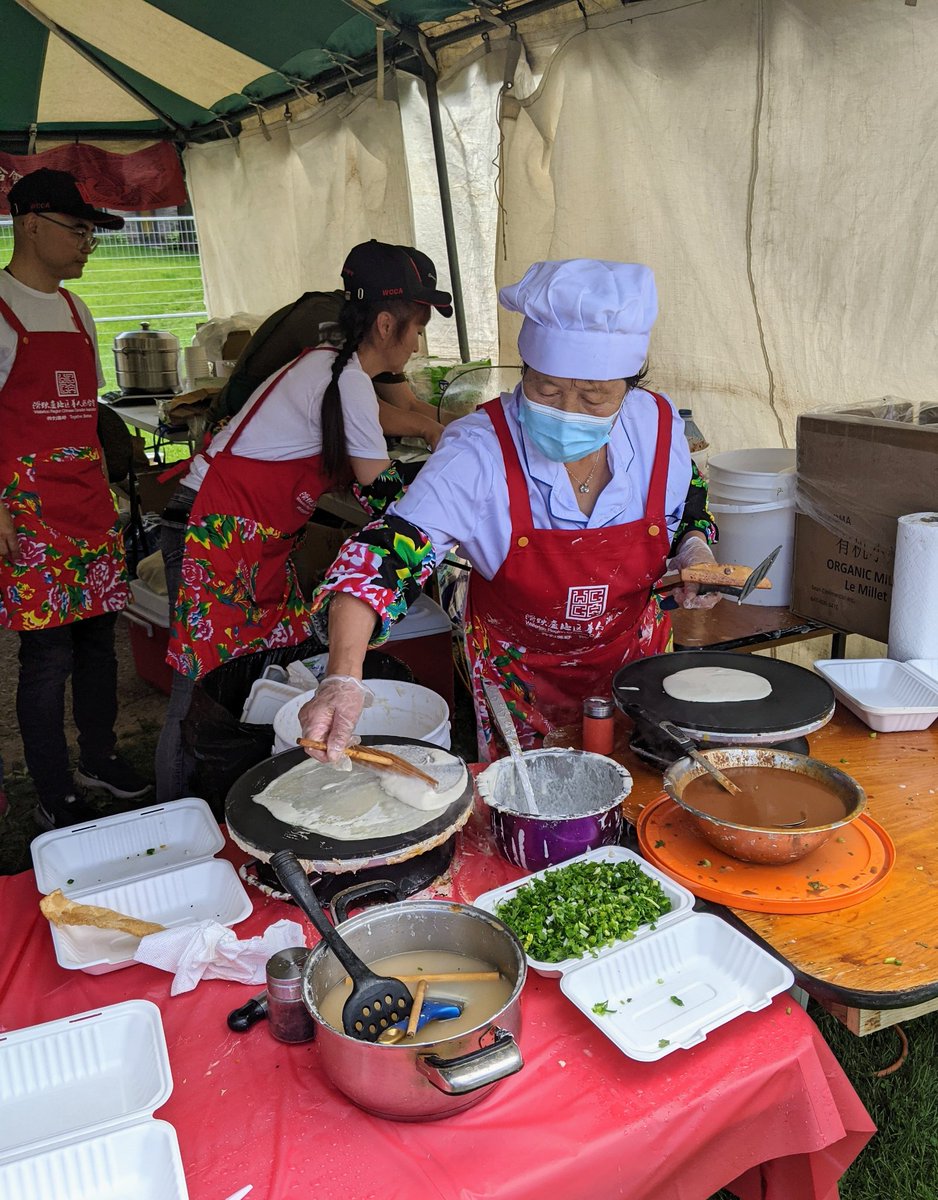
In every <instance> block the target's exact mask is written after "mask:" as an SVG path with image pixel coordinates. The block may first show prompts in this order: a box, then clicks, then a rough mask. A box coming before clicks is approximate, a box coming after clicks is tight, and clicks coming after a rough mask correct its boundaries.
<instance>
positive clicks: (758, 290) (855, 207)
mask: <svg viewBox="0 0 938 1200" xmlns="http://www.w3.org/2000/svg"><path fill="white" fill-rule="evenodd" d="M936 61H938V13H936V11H935V9H934V7H933V6H931V5H925V6H922V5H920V6H918V7H910V6H906V5H903V4H901V3H899V2H898V0H865V2H864V3H863V4H858V3H855V2H851V0H803V2H801V3H795V2H789V3H783V2H774V3H762V2H761V0H709V2H706V3H699V4H696V5H691V6H684V7H681V8H674V7H673V6H672V7H666V6H665V5H664V4H660V3H658V4H649V5H647V6H645V5H643V6H641V7H638V8H630V9H629V12H628V14H621V15H613V16H611V17H608V16H604V17H599V18H597V19H596V20H595V21H594V22H591V27H590V28H589V29H583V27H582V23H581V25H580V27H579V29H578V30H576V31H575V32H574V33H573V34H572V35H571V36H570V37H569V38H568V39H567V40H566V41H565V42H564V43H563V44H562V45H561V47H560V48H559V50H558V51H557V53H556V54H555V56H554V58H553V60H552V61H551V62H550V64H549V66H548V68H547V70H546V72H545V74H544V77H543V78H542V80H541V83H540V85H539V87H538V89H537V91H536V92H535V93H534V94H533V95H532V96H530V97H529V98H528V99H527V100H525V101H523V102H522V103H520V104H514V105H511V106H510V107H509V110H508V119H506V120H504V121H503V132H504V135H505V149H504V159H503V162H504V167H503V169H504V171H505V186H504V212H505V216H504V245H505V246H506V248H507V256H506V257H504V258H503V257H502V256H501V255H500V254H499V255H498V256H497V257H496V260H495V261H496V283H497V285H498V286H501V285H503V284H505V283H508V282H511V281H513V280H515V279H517V278H519V276H520V275H521V273H522V272H523V271H524V270H525V269H526V267H527V266H528V265H529V264H530V263H531V262H532V261H535V260H537V259H547V258H567V257H581V256H591V257H602V258H610V259H624V260H635V261H641V262H646V263H648V264H649V265H651V266H652V267H653V268H654V270H655V274H656V277H657V281H658V289H659V295H660V309H661V315H660V317H659V320H658V324H657V327H656V330H655V333H654V335H653V339H652V345H651V352H650V354H651V365H652V381H653V383H654V384H656V385H658V386H659V387H661V388H662V389H663V390H665V391H667V392H668V393H669V394H670V395H671V396H672V397H673V398H674V399H675V400H676V401H677V402H679V403H680V404H681V405H682V406H683V405H687V406H691V407H693V408H694V410H695V414H696V415H697V416H698V421H699V424H700V425H701V427H702V428H703V429H704V430H705V432H706V433H707V434H708V436H709V438H710V441H711V444H712V445H713V447H714V449H715V450H719V449H731V448H738V447H743V446H754V445H778V444H781V443H785V444H789V445H793V444H794V430H795V418H796V416H797V414H798V413H799V412H802V411H806V410H809V409H813V408H817V407H822V406H830V405H837V404H843V403H845V402H849V403H857V402H862V401H864V400H868V399H872V398H874V397H876V396H879V395H883V394H885V393H893V394H897V395H901V396H905V397H908V398H910V399H913V400H922V399H926V398H929V399H931V398H933V397H934V385H935V363H936V362H938V325H936V322H935V320H934V313H935V305H934V269H935V262H936V251H938V223H936V222H935V221H934V220H932V219H931V214H932V212H933V209H934V201H933V197H934V195H935V194H936V191H938V154H936V138H935V129H936V128H938V75H936V72H935V70H934V64H935V62H936ZM500 321H501V345H502V354H503V355H507V354H510V353H511V349H512V347H513V345H514V340H515V336H516V333H517V329H518V321H517V318H515V317H514V316H513V315H510V314H504V313H501V314H500Z"/></svg>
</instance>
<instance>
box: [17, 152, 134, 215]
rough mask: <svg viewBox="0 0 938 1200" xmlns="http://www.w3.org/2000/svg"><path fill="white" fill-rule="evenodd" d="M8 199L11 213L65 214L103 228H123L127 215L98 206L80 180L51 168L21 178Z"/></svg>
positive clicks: (44, 168)
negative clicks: (117, 213)
mask: <svg viewBox="0 0 938 1200" xmlns="http://www.w3.org/2000/svg"><path fill="white" fill-rule="evenodd" d="M7 199H8V201H9V204H10V213H11V214H12V215H13V216H14V217H22V216H24V215H25V214H26V213H33V212H34V213H54V212H55V213H62V215H63V216H66V217H78V218H79V219H80V220H82V221H91V222H92V223H93V224H94V225H97V226H98V227H99V228H101V229H123V227H124V218H123V217H115V216H113V215H112V214H111V213H109V212H104V211H103V210H102V209H100V208H95V207H94V206H93V205H91V204H89V203H88V201H87V200H86V199H85V198H84V196H83V195H82V194H81V191H80V189H79V187H78V181H77V180H76V179H75V176H74V175H70V174H69V173H68V171H52V170H50V169H49V168H48V167H40V168H39V170H38V171H30V173H29V174H28V175H24V176H23V178H22V179H18V180H17V181H16V183H14V184H13V186H12V187H11V188H10V191H9V194H8V196H7Z"/></svg>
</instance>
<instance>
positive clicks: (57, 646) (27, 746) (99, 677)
mask: <svg viewBox="0 0 938 1200" xmlns="http://www.w3.org/2000/svg"><path fill="white" fill-rule="evenodd" d="M116 624H117V614H116V613H108V614H106V615H105V616H101V617H87V618H85V619H84V620H82V621H73V622H71V623H70V624H68V625H59V626H57V627H56V628H54V629H36V630H31V631H30V632H29V633H21V634H20V677H19V685H18V687H17V691H16V716H17V720H18V721H19V725H20V733H21V735H22V738H23V749H24V751H25V754H26V766H27V767H28V768H29V773H30V775H32V777H33V782H34V783H35V785H36V790H37V791H38V793H39V798H40V799H41V800H42V801H43V803H45V804H50V803H52V804H54V803H56V801H58V800H61V799H62V798H63V796H67V795H68V794H69V793H70V792H72V791H74V785H73V783H72V772H71V767H70V765H69V759H68V743H67V741H66V739H65V683H66V680H67V679H68V677H69V675H71V677H72V712H73V715H74V717H75V725H76V726H77V728H78V745H79V748H80V751H81V759H82V762H84V763H85V764H86V765H91V764H94V763H98V762H100V761H101V760H102V759H105V758H108V757H109V756H110V755H111V754H113V752H114V745H115V737H114V722H115V720H116V718H117V655H116V654H115V652H114V628H115V626H116Z"/></svg>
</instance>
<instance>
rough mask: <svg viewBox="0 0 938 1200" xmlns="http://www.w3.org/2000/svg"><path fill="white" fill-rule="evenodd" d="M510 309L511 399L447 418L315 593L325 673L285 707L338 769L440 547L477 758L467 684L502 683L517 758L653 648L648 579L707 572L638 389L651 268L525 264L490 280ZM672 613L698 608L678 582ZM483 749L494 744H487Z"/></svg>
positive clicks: (689, 484) (680, 451)
mask: <svg viewBox="0 0 938 1200" xmlns="http://www.w3.org/2000/svg"><path fill="white" fill-rule="evenodd" d="M499 298H500V300H501V303H502V304H503V305H504V307H505V308H508V309H510V310H512V311H514V312H520V313H522V314H523V316H524V321H523V324H522V327H521V333H520V335H519V338H518V349H519V351H520V353H521V358H522V361H523V362H524V363H525V366H524V368H523V372H522V378H521V382H520V383H519V384H518V386H517V387H516V388H515V390H514V392H513V393H511V394H504V395H502V396H501V398H500V399H496V400H493V401H491V402H490V403H489V404H486V405H485V406H484V407H483V408H482V409H480V410H479V411H478V412H476V413H473V414H472V415H470V416H468V417H465V418H463V419H462V420H459V421H456V422H455V423H454V424H453V425H451V426H450V427H449V428H448V429H447V431H446V433H445V434H444V436H443V439H442V441H441V443H440V446H439V448H438V449H437V451H436V452H435V453H434V455H433V456H432V457H431V458H430V460H429V462H428V463H427V464H426V465H425V466H424V467H423V469H422V470H421V472H420V474H419V475H418V476H417V479H416V480H415V482H414V483H413V484H412V485H411V487H410V489H409V490H408V492H407V495H406V496H404V498H403V499H401V500H399V501H397V502H396V503H395V504H393V505H391V506H390V507H389V509H388V511H387V513H386V514H385V515H384V516H383V517H380V518H379V519H378V520H376V521H374V522H373V523H372V524H370V525H367V526H366V527H365V528H364V529H363V530H362V531H361V532H359V533H357V534H355V535H353V536H352V537H351V538H350V539H349V540H348V541H347V542H346V543H345V545H344V546H343V548H342V549H341V550H340V552H339V556H338V558H337V559H336V561H335V562H334V563H333V565H332V567H331V568H330V570H329V571H328V572H327V575H326V579H325V582H324V583H323V584H322V586H321V587H320V589H318V591H317V593H316V596H315V597H314V600H313V607H314V609H317V610H318V609H322V608H323V607H324V606H326V604H327V603H328V610H329V665H328V676H327V678H326V679H324V681H323V683H322V684H321V685H320V688H319V690H318V692H317V694H316V697H315V699H313V700H312V701H310V702H309V703H308V704H306V705H305V706H304V707H303V708H302V709H301V711H300V722H301V725H302V729H303V733H304V735H305V736H306V737H309V738H314V739H317V740H322V741H326V742H327V751H326V753H325V754H319V753H318V752H315V751H310V753H311V754H312V756H313V757H317V758H328V759H329V760H332V761H334V760H335V759H336V758H338V756H339V755H340V754H341V752H342V751H343V750H344V748H345V747H346V746H347V745H348V742H349V738H350V737H351V735H352V731H353V730H354V728H355V725H356V723H357V721H358V718H359V716H360V715H361V711H362V706H363V701H364V697H365V694H366V691H367V689H366V688H365V687H364V685H363V684H362V683H361V668H362V660H363V656H364V654H365V651H366V648H367V647H368V645H369V644H371V645H378V644H380V643H381V642H382V641H383V640H384V639H385V638H386V637H387V635H388V631H389V628H390V625H391V623H392V622H393V621H395V620H396V619H397V618H399V617H400V616H401V615H402V614H403V613H404V611H405V610H406V608H407V606H408V604H410V603H411V602H412V601H413V599H414V598H415V597H416V596H417V594H418V593H419V590H420V588H421V586H422V584H423V583H424V581H425V580H426V579H427V577H428V576H429V574H430V572H431V571H432V569H433V567H434V564H435V563H436V562H438V561H440V560H441V559H442V557H443V556H444V555H445V554H446V553H447V552H448V551H449V550H450V549H452V548H453V547H454V546H459V548H460V549H459V552H460V554H461V555H462V556H463V557H464V558H466V559H468V561H469V562H470V564H471V566H472V574H471V576H470V581H469V589H468V600H467V606H466V614H465V630H466V654H467V658H468V662H469V665H470V669H471V678H472V685H473V695H474V702H475V709H476V715H477V718H478V729H479V753H480V758H481V759H482V760H483V761H487V760H488V759H489V758H490V757H491V756H492V754H493V752H494V751H493V746H492V735H491V730H490V728H489V720H488V713H487V710H486V705H485V701H484V696H483V691H482V686H481V685H482V681H483V680H487V681H489V682H490V683H492V684H494V685H495V686H496V687H498V689H499V690H500V691H501V693H502V695H503V696H504V698H505V700H506V702H507V703H508V707H509V710H510V712H511V714H512V717H513V719H514V722H515V725H516V726H517V728H518V732H519V735H520V738H521V741H522V745H524V746H525V747H533V746H537V745H539V744H540V742H541V740H542V738H543V736H544V734H545V733H547V732H549V731H550V730H551V729H552V728H556V727H557V726H559V725H563V724H567V723H569V722H572V721H575V720H578V719H579V716H580V708H581V703H582V700H583V698H584V697H585V696H589V695H593V694H597V693H598V694H608V693H609V692H610V690H611V679H612V675H613V673H614V672H615V671H616V670H617V668H618V667H620V666H621V665H622V664H623V663H625V662H629V661H631V660H633V659H635V658H640V657H644V656H647V655H652V654H658V653H660V652H662V651H664V650H665V649H666V648H667V645H668V641H669V635H670V621H669V618H668V617H667V614H666V613H664V612H662V609H661V606H660V604H659V601H658V598H657V596H656V594H655V592H654V584H655V582H656V581H657V580H658V579H659V578H660V576H661V575H662V574H663V573H664V570H665V564H666V562H667V560H668V559H669V557H670V558H671V566H672V567H688V566H690V565H692V564H695V563H712V562H713V561H714V559H713V555H712V554H711V552H710V549H709V545H708V542H709V541H710V540H712V539H713V538H714V536H715V532H716V531H715V527H714V525H713V522H712V519H711V517H710V515H709V513H708V512H707V507H706V485H705V484H704V482H703V480H702V479H701V478H700V476H699V475H697V474H696V472H694V471H693V469H692V464H691V460H690V454H689V451H688V447H687V442H686V440H685V438H684V434H683V422H682V420H681V418H680V417H679V415H678V413H677V411H676V409H675V408H674V406H673V405H672V403H671V401H670V400H668V399H667V398H666V397H664V396H659V395H657V394H656V393H654V392H650V391H646V390H645V389H644V388H642V387H641V386H640V385H641V382H642V380H643V378H644V375H645V371H646V366H645V362H646V353H647V349H648V341H649V336H650V333H651V328H652V325H653V324H654V320H655V317H656V315H657V294H656V290H655V282H654V276H653V274H652V272H651V270H650V269H649V268H648V267H644V266H640V265H637V264H633V263H617V262H602V261H596V260H590V259H575V260H572V261H566V262H542V263H535V265H534V266H532V267H531V268H530V269H529V270H528V272H527V273H526V274H525V276H524V278H523V279H522V280H521V282H520V283H517V284H515V285H513V286H511V287H507V288H503V289H502V291H501V292H500V295H499ZM675 599H676V600H677V601H678V603H679V604H682V605H683V606H684V607H688V608H692V607H710V606H711V605H712V604H715V603H716V602H717V597H716V596H707V597H703V596H698V595H697V587H696V585H694V584H690V585H684V586H683V587H681V588H679V589H678V590H677V591H676V592H675ZM495 753H497V752H495Z"/></svg>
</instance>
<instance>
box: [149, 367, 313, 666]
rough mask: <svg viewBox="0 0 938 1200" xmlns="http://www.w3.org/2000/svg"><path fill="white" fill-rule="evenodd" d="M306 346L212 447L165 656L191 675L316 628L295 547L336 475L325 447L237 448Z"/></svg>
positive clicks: (297, 639)
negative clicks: (292, 454)
mask: <svg viewBox="0 0 938 1200" xmlns="http://www.w3.org/2000/svg"><path fill="white" fill-rule="evenodd" d="M309 353H312V351H310V350H305V351H304V352H303V353H302V354H301V355H300V356H299V358H296V359H294V361H293V362H292V363H290V364H289V365H288V366H286V367H285V368H284V369H283V370H282V371H280V372H279V373H278V374H277V375H275V376H274V378H273V379H272V380H271V381H270V383H269V384H268V385H267V387H266V388H265V390H264V392H263V394H262V395H261V396H260V398H259V399H258V401H257V403H256V404H255V405H254V407H253V409H252V410H251V412H250V413H249V414H248V415H247V417H246V418H245V419H244V420H243V421H242V422H241V424H240V425H239V426H238V428H237V429H236V430H235V432H234V434H233V435H232V437H231V438H230V439H229V441H228V443H227V444H226V445H225V446H224V447H223V448H222V449H221V450H219V451H217V452H216V453H214V454H213V453H212V452H211V450H208V451H206V453H205V457H206V458H207V459H208V461H209V464H210V465H209V469H208V472H207V473H206V475H205V478H204V479H203V480H202V485H201V487H200V488H199V492H198V495H197V496H196V499H195V503H194V504H193V506H192V513H191V515H190V517H189V527H188V529H187V530H186V550H185V557H184V558H183V563H182V582H181V584H180V589H179V596H178V598H177V600H176V609H175V613H174V620H173V628H172V632H171V636H170V642H169V651H168V653H167V656H166V661H167V662H168V663H169V664H170V665H171V666H172V667H173V668H174V669H175V670H177V671H179V672H180V673H181V674H183V675H187V676H189V678H191V679H198V678H200V677H201V676H203V675H205V674H207V673H208V672H209V671H213V670H214V669H215V668H216V667H218V666H220V665H221V664H222V663H224V662H227V661H228V660H229V659H232V658H235V657H236V656H238V655H240V654H250V653H253V652H254V651H257V650H265V649H271V648H274V647H278V646H295V645H297V643H299V642H302V641H305V640H306V639H307V638H308V637H310V636H311V634H312V632H313V627H312V622H311V620H310V616H309V604H308V602H307V601H306V599H305V598H304V597H303V595H302V593H301V591H300V588H299V584H298V582H297V578H296V571H295V569H294V566H293V563H292V562H291V561H290V553H291V551H292V550H293V548H294V546H295V544H296V539H297V535H298V534H300V533H301V532H302V530H303V528H304V527H305V525H306V522H307V521H308V520H309V517H310V514H311V513H312V512H313V510H314V509H315V507H316V502H317V501H318V499H319V497H320V496H321V495H322V493H323V492H324V491H326V490H327V489H328V488H330V487H332V486H334V480H331V479H330V478H328V476H326V475H325V474H324V472H323V470H322V456H321V455H319V454H314V455H310V456H309V457H306V458H294V459H288V460H286V461H283V462H268V461H262V460H260V459H254V458H243V457H238V456H237V455H235V454H234V453H233V451H234V448H235V446H236V445H237V442H238V438H239V437H240V436H241V434H242V433H243V432H244V430H245V429H246V428H247V427H248V425H249V424H250V423H251V421H253V420H255V419H256V418H257V415H258V413H259V412H260V411H261V409H262V408H263V406H264V403H265V402H266V400H267V398H268V396H269V395H270V393H271V392H272V391H273V390H274V388H275V387H276V386H277V384H278V383H279V382H280V380H281V379H282V378H283V377H284V375H286V373H287V372H288V371H290V370H291V369H292V368H293V367H294V366H296V364H297V363H298V362H299V361H300V359H301V358H303V357H304V356H305V355H306V354H309ZM240 514H245V515H240Z"/></svg>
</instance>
